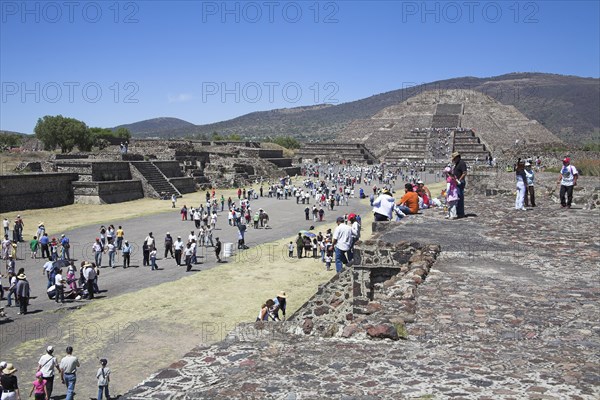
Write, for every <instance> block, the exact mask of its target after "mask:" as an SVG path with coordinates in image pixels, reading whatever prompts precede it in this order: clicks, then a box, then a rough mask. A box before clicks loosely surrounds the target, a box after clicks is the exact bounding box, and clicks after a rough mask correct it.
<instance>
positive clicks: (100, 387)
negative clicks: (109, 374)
mask: <svg viewBox="0 0 600 400" xmlns="http://www.w3.org/2000/svg"><path fill="white" fill-rule="evenodd" d="M102 392H104V393H105V395H106V398H107V399H110V394H109V393H108V385H106V386H98V400H102Z"/></svg>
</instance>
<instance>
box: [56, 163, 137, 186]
mask: <svg viewBox="0 0 600 400" xmlns="http://www.w3.org/2000/svg"><path fill="white" fill-rule="evenodd" d="M55 164H56V168H57V170H58V171H60V172H72V173H77V174H79V181H82V182H92V181H95V182H101V181H124V180H130V179H131V171H130V170H129V163H128V162H126V161H57V162H55Z"/></svg>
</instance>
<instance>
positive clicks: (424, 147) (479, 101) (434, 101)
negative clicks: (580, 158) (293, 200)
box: [338, 89, 561, 162]
mask: <svg viewBox="0 0 600 400" xmlns="http://www.w3.org/2000/svg"><path fill="white" fill-rule="evenodd" d="M524 101H526V99H524ZM338 140H341V141H344V142H357V143H362V144H364V145H365V146H366V147H367V148H368V149H369V150H371V151H372V152H373V153H374V154H375V156H377V157H378V158H379V160H380V161H399V160H402V159H405V160H409V161H412V160H415V161H418V160H425V161H429V162H437V161H440V162H441V161H442V160H445V161H447V157H448V156H449V155H450V153H451V152H452V151H460V152H461V153H465V155H466V158H467V159H473V160H475V159H479V160H483V159H485V158H486V156H489V157H494V156H495V155H496V154H498V153H499V152H500V151H502V150H504V149H510V148H513V147H514V146H515V145H516V144H517V145H518V144H529V145H531V144H551V143H552V144H555V143H561V140H560V139H559V138H558V137H557V136H555V135H554V134H553V133H552V132H550V131H549V130H548V129H546V128H545V127H544V126H542V125H541V124H540V123H538V122H537V121H535V120H531V119H529V118H527V117H526V116H525V115H523V114H522V113H521V112H519V111H518V110H517V109H516V108H515V107H514V106H512V105H504V104H502V103H499V102H498V101H496V100H494V99H493V98H491V97H489V96H487V95H485V94H483V93H481V92H476V91H472V90H460V89H453V90H434V91H427V92H423V93H420V94H418V95H416V96H414V97H411V98H409V99H407V100H406V101H404V102H402V103H400V104H397V105H393V106H390V107H387V108H384V109H383V110H381V111H380V112H378V113H377V114H375V115H374V116H372V117H371V118H369V119H359V120H355V121H353V122H352V123H350V124H349V126H348V127H347V128H346V129H345V130H344V132H343V133H342V134H340V135H339V136H338Z"/></svg>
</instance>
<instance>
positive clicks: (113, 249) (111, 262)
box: [106, 240, 117, 268]
mask: <svg viewBox="0 0 600 400" xmlns="http://www.w3.org/2000/svg"><path fill="white" fill-rule="evenodd" d="M106 249H107V252H108V266H109V268H116V267H117V265H116V263H115V255H116V254H117V246H115V244H114V242H113V241H112V240H111V241H109V242H108V244H107V245H106Z"/></svg>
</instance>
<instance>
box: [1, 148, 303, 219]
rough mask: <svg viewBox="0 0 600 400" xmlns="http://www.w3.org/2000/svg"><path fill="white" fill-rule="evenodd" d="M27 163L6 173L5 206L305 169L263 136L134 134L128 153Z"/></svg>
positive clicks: (113, 199)
mask: <svg viewBox="0 0 600 400" xmlns="http://www.w3.org/2000/svg"><path fill="white" fill-rule="evenodd" d="M24 167H27V170H29V171H34V172H33V173H28V174H19V175H3V176H1V177H0V190H1V191H2V193H3V199H2V200H3V201H2V204H1V205H0V212H4V211H9V210H10V211H12V210H24V209H27V208H46V207H58V206H62V205H66V204H73V203H85V204H102V203H118V202H123V201H129V200H135V199H139V198H142V197H152V198H170V196H171V195H172V194H175V195H177V196H179V195H181V194H184V193H191V192H194V191H196V190H197V189H198V188H206V187H243V186H244V185H246V184H248V183H251V182H255V181H258V180H261V179H263V180H266V181H268V180H270V179H273V178H277V177H281V176H287V175H292V176H293V175H296V174H298V173H300V168H299V167H295V166H293V165H292V159H291V158H286V157H284V155H283V150H274V149H268V148H262V147H261V144H260V143H257V142H225V141H224V142H199V141H189V140H150V139H148V140H138V139H133V140H131V141H130V143H129V148H128V151H127V153H126V154H122V153H121V150H120V148H119V146H118V145H112V146H108V147H107V148H105V149H104V150H102V151H100V152H99V153H72V154H56V155H55V156H54V157H53V159H51V160H49V161H47V162H43V163H29V164H26V165H24ZM44 193H45V194H48V193H53V195H52V196H47V195H42V194H44Z"/></svg>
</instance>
